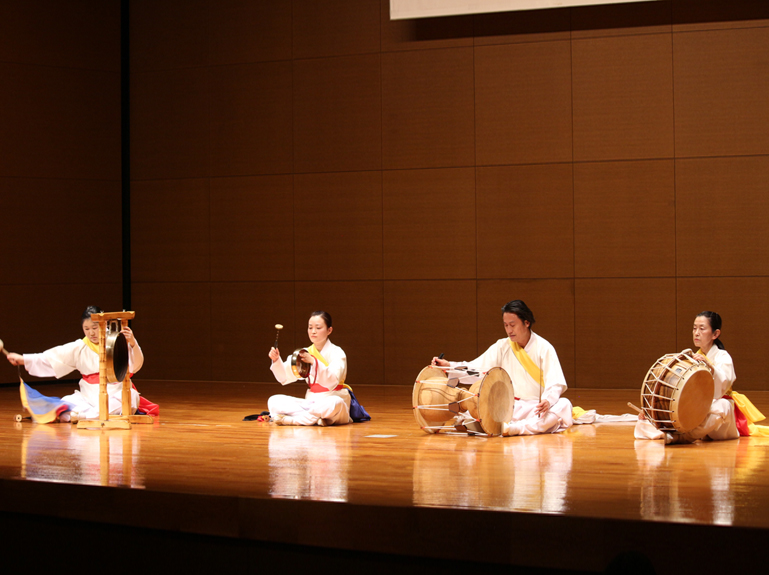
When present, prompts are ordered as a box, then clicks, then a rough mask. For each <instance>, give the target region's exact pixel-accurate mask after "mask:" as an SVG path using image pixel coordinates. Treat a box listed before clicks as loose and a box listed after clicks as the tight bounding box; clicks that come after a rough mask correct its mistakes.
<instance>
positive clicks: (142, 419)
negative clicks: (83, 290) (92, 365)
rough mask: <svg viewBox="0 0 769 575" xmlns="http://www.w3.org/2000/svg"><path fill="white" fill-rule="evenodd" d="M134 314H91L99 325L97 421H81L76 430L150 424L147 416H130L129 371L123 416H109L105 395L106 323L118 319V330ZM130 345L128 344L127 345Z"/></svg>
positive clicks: (124, 381) (123, 398) (150, 419)
mask: <svg viewBox="0 0 769 575" xmlns="http://www.w3.org/2000/svg"><path fill="white" fill-rule="evenodd" d="M135 315H136V314H135V313H134V312H132V311H116V312H111V313H103V312H102V313H92V314H91V321H94V322H96V323H98V324H99V419H83V420H80V421H78V422H77V428H78V429H93V428H99V429H131V424H132V423H152V417H150V416H149V415H131V379H130V377H129V376H130V370H126V374H125V377H124V378H123V397H122V403H123V406H122V409H121V413H122V414H123V415H110V414H109V395H108V394H107V323H108V322H109V321H110V320H115V319H119V320H120V329H123V328H124V327H126V326H127V325H128V320H129V319H133V318H134V316H135ZM129 345H130V344H129Z"/></svg>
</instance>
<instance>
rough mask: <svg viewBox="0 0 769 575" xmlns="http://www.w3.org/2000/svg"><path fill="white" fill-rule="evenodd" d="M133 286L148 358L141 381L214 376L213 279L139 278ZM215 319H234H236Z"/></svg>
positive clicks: (135, 322) (138, 336)
mask: <svg viewBox="0 0 769 575" xmlns="http://www.w3.org/2000/svg"><path fill="white" fill-rule="evenodd" d="M131 289H132V300H133V306H134V309H135V311H136V319H134V320H133V329H134V332H135V333H136V339H137V340H138V341H139V344H140V345H141V346H142V351H143V352H144V358H145V359H144V367H143V368H142V369H141V371H140V372H139V373H138V374H137V380H141V379H188V380H195V381H211V380H212V379H214V376H213V374H214V372H213V369H212V368H213V354H212V348H211V343H212V334H213V331H212V323H211V322H212V318H211V291H212V284H209V283H203V282H198V283H185V282H180V281H172V282H152V283H143V282H136V281H135V282H134V283H133V285H132V287H131ZM229 311H230V312H232V311H233V310H232V309H230V310H229ZM216 320H217V321H222V320H226V321H228V322H232V321H235V318H233V317H226V318H221V317H218V318H216ZM138 387H139V389H141V386H138ZM161 409H162V406H161Z"/></svg>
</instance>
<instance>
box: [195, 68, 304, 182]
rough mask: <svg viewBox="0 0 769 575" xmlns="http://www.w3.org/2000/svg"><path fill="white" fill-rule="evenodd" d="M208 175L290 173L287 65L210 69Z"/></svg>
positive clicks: (290, 82)
mask: <svg viewBox="0 0 769 575" xmlns="http://www.w3.org/2000/svg"><path fill="white" fill-rule="evenodd" d="M209 82H210V85H209V93H210V95H211V112H210V114H211V140H210V149H211V176H235V175H255V174H290V173H291V171H292V169H293V150H292V144H293V142H292V134H291V128H292V110H291V86H292V77H291V62H269V63H258V64H244V65H241V66H218V67H212V68H211V73H210V75H209Z"/></svg>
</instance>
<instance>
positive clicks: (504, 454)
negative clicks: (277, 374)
mask: <svg viewBox="0 0 769 575" xmlns="http://www.w3.org/2000/svg"><path fill="white" fill-rule="evenodd" d="M136 384H137V387H138V388H139V389H140V390H141V391H142V393H143V394H144V395H145V396H147V397H148V398H149V399H150V400H152V401H155V402H157V403H159V404H160V407H161V417H160V418H159V419H158V420H157V421H156V422H155V423H154V424H152V425H136V426H134V427H133V429H132V430H130V431H107V432H99V431H88V430H78V429H76V427H75V426H73V425H70V424H53V425H37V424H34V423H32V422H30V421H29V420H25V421H23V422H22V423H16V422H14V421H13V416H14V414H16V413H18V412H19V411H20V402H19V399H18V389H17V388H16V387H3V388H0V446H1V447H2V449H0V484H1V485H2V488H1V491H0V493H1V494H0V513H2V514H4V517H6V518H15V519H17V520H19V521H21V524H26V523H25V522H28V521H29V519H30V518H38V519H41V520H42V519H44V518H48V519H50V520H52V521H63V522H73V523H72V524H78V525H83V524H92V525H98V526H101V527H103V528H104V529H122V528H130V529H136V530H142V529H147V530H154V531H153V533H177V534H178V533H182V534H192V535H199V536H206V537H215V538H217V537H218V538H225V539H230V540H238V541H240V542H261V544H262V545H278V546H281V545H282V546H289V547H287V548H286V549H292V547H290V546H300V547H301V548H302V549H307V548H309V549H320V550H326V551H327V552H329V553H331V552H347V551H348V550H349V551H353V552H357V553H359V554H360V553H370V554H373V555H372V557H390V558H392V557H404V558H414V557H423V558H427V559H428V560H433V561H437V563H435V565H436V566H438V567H440V569H437V568H436V570H440V571H443V570H445V567H444V563H441V561H444V562H445V561H451V562H460V563H457V564H464V563H461V562H468V564H470V563H490V564H503V565H514V566H523V567H527V568H530V567H533V568H539V569H542V570H554V571H553V572H557V571H558V570H563V571H564V572H602V571H604V570H606V569H607V567H609V566H610V564H612V561H615V563H614V565H615V566H616V564H617V563H616V562H617V561H620V562H621V561H627V560H631V561H634V560H636V559H637V561H638V562H639V564H643V563H644V562H645V561H648V562H650V564H651V565H653V566H654V568H655V569H656V572H657V573H667V572H677V573H682V572H683V573H688V572H692V571H693V570H694V569H703V571H702V572H712V571H715V570H716V569H729V570H731V569H733V568H735V567H736V565H735V564H734V560H735V559H734V557H738V558H740V559H739V560H738V563H737V564H739V562H740V561H742V562H743V565H744V566H745V567H747V566H748V565H750V566H753V565H754V564H755V565H760V563H759V561H761V562H763V561H764V559H763V558H764V555H765V552H764V547H763V545H764V544H765V543H764V542H765V540H766V539H767V537H769V438H766V439H762V438H742V439H740V440H736V441H728V442H707V443H698V444H693V445H676V446H669V447H665V446H664V445H662V444H661V442H659V441H635V440H634V439H633V426H632V424H627V423H625V424H598V425H583V426H575V427H574V428H573V429H571V430H569V431H567V432H564V433H561V434H557V435H547V436H537V437H512V438H481V437H467V436H460V435H448V436H447V435H428V434H425V433H424V432H422V431H421V430H420V429H419V428H418V427H417V425H416V423H415V421H414V418H413V415H412V409H411V398H410V394H411V389H410V388H407V387H398V386H358V387H357V388H356V393H357V395H358V397H359V399H360V400H361V402H362V403H363V404H364V406H365V407H366V408H367V409H368V411H369V412H370V413H371V415H372V417H373V420H372V421H371V422H368V423H363V424H353V425H347V426H341V427H331V428H321V427H312V428H305V427H279V426H275V425H270V424H265V423H257V422H244V421H242V419H243V417H244V416H245V415H248V414H251V413H258V412H259V411H261V410H262V409H264V408H266V405H267V397H268V396H269V395H271V394H273V393H278V392H280V391H282V390H283V391H285V390H286V389H288V390H289V391H291V390H293V391H295V392H296V393H297V394H300V393H301V388H300V387H299V386H293V388H291V387H289V388H281V387H280V386H278V385H275V384H269V385H268V384H254V383H251V384H243V383H241V384H232V383H202V382H160V381H141V380H137V381H136ZM72 388H73V384H71V383H69V384H46V385H43V386H39V389H40V390H41V391H42V392H43V393H44V394H46V395H63V394H65V393H69V392H70V391H71V390H72ZM637 395H638V392H637V390H612V391H599V390H570V391H569V393H568V394H567V396H568V397H569V398H570V399H571V400H572V402H573V403H574V404H575V405H580V406H581V407H583V408H585V409H591V408H592V409H597V410H598V411H599V413H615V414H616V413H625V412H627V411H628V409H627V407H626V402H627V401H633V402H637ZM750 397H751V399H753V401H754V403H755V404H756V405H757V407H759V409H762V410H763V411H764V412H765V413H769V392H754V393H751V394H750ZM129 537H130V536H129ZM377 554H379V555H377ZM355 557H357V561H358V563H357V564H358V565H360V564H363V563H365V560H364V559H361V556H360V555H356V556H355ZM633 558H636V559H633ZM361 561H363V563H361ZM375 563H376V562H375ZM337 570H339V569H337ZM341 570H342V571H344V569H341ZM375 571H376V570H375V569H374V571H373V572H375ZM420 571H421V572H429V571H430V570H429V569H426V570H425V569H420ZM542 572H544V571H542ZM618 572H619V571H618Z"/></svg>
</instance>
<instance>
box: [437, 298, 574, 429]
mask: <svg viewBox="0 0 769 575" xmlns="http://www.w3.org/2000/svg"><path fill="white" fill-rule="evenodd" d="M502 322H503V324H504V327H505V331H506V332H507V337H506V338H504V339H500V340H499V341H497V342H496V343H495V344H493V345H492V346H491V347H490V348H489V349H487V350H486V351H485V352H484V354H483V355H481V356H480V357H479V358H477V359H474V360H473V361H471V362H469V363H465V362H449V361H447V360H445V359H440V358H437V357H434V358H433V362H432V363H433V365H439V366H443V367H452V368H455V367H457V366H462V365H466V366H467V368H468V369H471V370H476V371H479V372H485V371H488V370H490V369H491V368H493V367H501V368H503V369H504V370H505V371H507V373H508V374H509V375H510V379H512V381H513V389H514V390H515V409H514V411H513V419H512V420H511V421H510V422H509V423H506V424H503V426H502V435H536V434H540V433H554V432H557V431H563V430H564V429H567V428H569V427H571V425H572V407H571V402H570V401H569V400H568V399H566V398H565V397H561V394H562V393H563V392H564V391H566V378H565V377H564V375H563V370H562V369H561V364H560V362H559V361H558V355H557V354H556V353H555V348H553V346H552V345H551V344H550V342H548V341H547V340H545V339H544V338H542V337H540V336H538V335H537V334H536V333H534V332H533V331H531V326H532V325H533V324H534V314H533V313H532V312H531V310H530V309H529V308H528V307H527V305H526V304H525V303H524V302H522V301H521V300H514V301H511V302H508V303H506V304H505V306H504V307H503V308H502Z"/></svg>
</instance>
